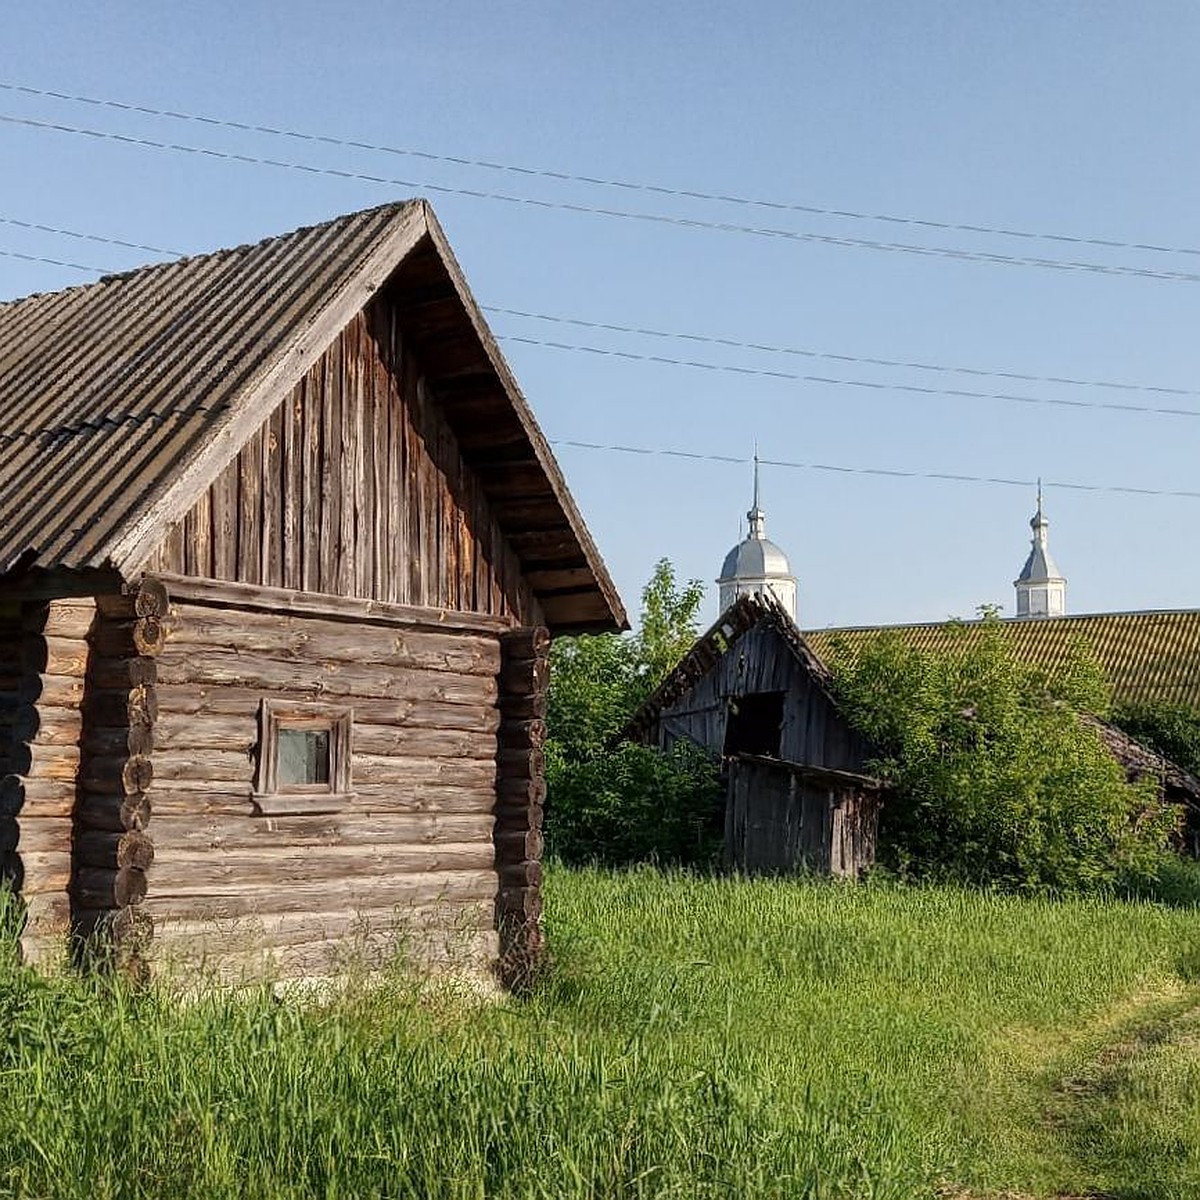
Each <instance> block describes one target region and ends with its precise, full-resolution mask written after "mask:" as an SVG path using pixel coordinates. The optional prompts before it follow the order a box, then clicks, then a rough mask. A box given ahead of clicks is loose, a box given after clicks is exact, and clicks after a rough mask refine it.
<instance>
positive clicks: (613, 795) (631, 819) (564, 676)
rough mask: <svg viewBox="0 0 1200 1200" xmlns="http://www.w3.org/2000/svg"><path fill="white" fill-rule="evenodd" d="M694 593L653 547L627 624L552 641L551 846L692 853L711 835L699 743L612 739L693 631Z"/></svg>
mask: <svg viewBox="0 0 1200 1200" xmlns="http://www.w3.org/2000/svg"><path fill="white" fill-rule="evenodd" d="M703 597H704V589H703V586H702V585H701V584H700V583H699V581H698V580H691V581H690V582H689V583H687V584H685V585H682V586H681V585H680V584H679V583H678V582H677V581H676V578H675V571H674V568H673V567H672V566H671V564H670V563H669V562H668V561H667V560H666V559H662V560H661V561H660V562H659V563H658V564H657V565H656V566H655V568H654V574H653V576H652V577H651V579H650V582H649V583H648V584H647V585H646V587H645V589H644V591H643V592H642V611H641V618H640V621H639V624H638V630H637V632H636V633H634V634H632V635H625V636H618V635H616V634H600V635H597V636H591V637H588V636H583V637H576V638H560V639H558V640H557V641H555V643H554V646H553V648H552V649H551V652H550V695H549V698H548V702H547V726H548V730H549V736H548V739H547V742H546V780H547V785H548V792H549V795H548V799H547V808H546V833H547V845H548V847H549V849H550V851H551V852H552V853H555V854H558V855H560V856H561V857H562V858H564V859H566V860H567V861H571V862H587V861H599V862H605V863H613V864H616V863H629V862H637V861H642V860H645V859H650V858H655V859H658V860H660V861H667V862H677V863H700V862H705V861H708V860H709V859H710V858H711V857H712V855H713V854H714V853H715V850H716V848H717V847H719V839H718V838H716V832H717V831H716V825H717V818H718V815H719V811H720V794H719V791H718V788H717V782H716V773H715V770H714V768H713V767H712V766H711V764H709V762H708V761H707V759H705V758H704V756H703V755H701V754H699V753H698V752H696V751H694V750H691V749H690V748H688V747H681V748H679V749H677V750H674V751H672V753H670V754H662V753H660V752H659V751H658V750H656V749H652V748H650V747H646V746H639V745H631V744H629V743H625V744H622V745H620V746H615V745H614V742H615V740H616V738H617V736H618V735H619V734H620V732H621V730H622V728H623V727H624V726H625V725H626V723H627V722H628V721H629V719H630V718H631V717H632V716H633V714H634V712H635V711H636V710H637V708H638V706H639V705H640V704H641V703H642V701H643V700H645V699H646V697H647V696H649V695H650V693H651V692H652V691H653V690H654V689H655V688H656V687H657V686H658V685H659V684H660V683H661V682H662V681H663V679H664V678H665V677H666V676H667V675H668V674H669V673H670V671H671V670H672V668H673V667H674V666H675V664H676V663H677V662H678V661H679V660H680V658H682V657H683V655H684V654H685V653H686V652H687V651H688V650H689V649H690V648H691V646H692V643H693V642H694V641H695V640H696V637H697V635H698V632H699V631H698V626H697V613H698V611H699V608H700V602H701V601H702V599H703Z"/></svg>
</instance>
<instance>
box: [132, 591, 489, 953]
mask: <svg viewBox="0 0 1200 1200" xmlns="http://www.w3.org/2000/svg"><path fill="white" fill-rule="evenodd" d="M436 619H437V614H430V622H434V621H436ZM500 661H501V656H500V645H499V640H498V635H497V633H496V632H484V631H480V630H478V629H454V628H446V627H445V625H444V624H443V625H442V626H441V627H438V628H431V627H429V626H428V625H421V624H416V623H412V622H402V623H389V622H386V621H373V622H366V623H360V622H356V621H355V622H352V621H347V620H339V619H336V618H335V617H334V616H332V615H331V616H326V617H322V616H318V615H314V614H312V613H302V612H274V613H271V612H264V611H256V610H254V609H251V608H237V607H230V606H221V605H215V604H209V603H201V602H198V601H196V600H192V601H184V600H176V599H173V600H172V603H171V606H170V613H169V616H168V618H167V621H166V640H165V647H164V649H163V652H162V654H161V655H160V656H159V658H158V662H157V712H158V715H157V720H156V722H155V727H154V754H153V767H154V770H153V782H152V784H151V785H150V787H149V789H148V791H147V799H148V802H149V805H150V808H151V810H152V811H153V814H154V817H153V840H154V864H153V866H152V867H151V868H150V870H149V873H148V892H147V895H146V899H145V903H144V905H143V907H144V908H145V910H146V911H147V913H149V914H150V916H151V917H152V918H153V920H154V924H155V937H154V943H153V945H154V955H155V958H156V960H158V961H162V962H175V963H178V962H181V961H182V962H186V963H187V964H189V965H194V964H195V963H196V961H197V959H201V958H205V959H207V962H208V964H209V965H211V966H212V967H213V968H214V969H215V970H217V971H219V972H220V973H222V974H229V973H231V972H235V971H237V970H239V969H241V968H243V967H244V968H246V969H249V970H253V971H254V972H257V971H258V970H260V969H262V968H263V967H266V968H267V969H274V970H279V971H281V972H283V973H287V974H309V975H319V974H328V973H331V972H335V971H339V970H344V969H346V967H347V966H349V965H351V964H352V963H353V962H354V961H356V960H359V961H361V960H362V959H363V958H365V959H367V960H368V961H369V962H370V963H372V964H373V963H374V962H377V961H378V959H379V958H380V956H381V955H386V954H391V953H394V952H396V951H400V952H402V953H405V952H407V953H411V954H412V955H413V956H414V957H415V958H417V959H419V960H422V961H424V960H428V959H431V958H432V959H438V958H445V957H449V958H453V959H455V960H456V961H469V962H471V963H472V964H473V965H484V964H490V963H491V962H492V961H493V960H494V959H495V957H496V953H497V939H496V934H495V929H494V906H495V901H496V895H497V891H498V876H497V870H496V855H495V848H494V843H493V838H492V834H493V823H494V812H493V808H494V803H495V795H496V768H497V730H498V728H499V725H500V713H499V711H498V709H497V690H498V686H497V675H498V673H499V671H500ZM264 698H274V699H279V700H286V701H291V702H296V701H301V702H304V701H314V702H320V703H322V704H325V705H333V706H338V707H343V706H344V707H349V708H351V709H352V711H353V727H352V735H351V736H352V766H351V790H352V795H351V796H350V797H349V798H347V797H337V798H334V799H333V800H331V802H330V808H331V809H332V810H333V811H327V812H316V813H312V812H310V813H307V814H304V813H297V814H292V815H264V812H263V806H262V805H260V804H259V803H258V802H257V801H256V799H255V778H256V769H257V752H258V746H259V715H260V708H261V703H262V700H263V699H264Z"/></svg>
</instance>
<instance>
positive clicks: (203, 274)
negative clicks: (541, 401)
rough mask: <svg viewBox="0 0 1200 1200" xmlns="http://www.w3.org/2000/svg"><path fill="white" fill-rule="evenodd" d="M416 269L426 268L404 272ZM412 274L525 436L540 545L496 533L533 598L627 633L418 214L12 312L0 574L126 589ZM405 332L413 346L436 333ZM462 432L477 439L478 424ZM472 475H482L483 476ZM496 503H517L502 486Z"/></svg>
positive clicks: (494, 410)
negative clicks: (48, 575)
mask: <svg viewBox="0 0 1200 1200" xmlns="http://www.w3.org/2000/svg"><path fill="white" fill-rule="evenodd" d="M414 262H419V263H420V264H422V265H420V266H419V267H413V268H412V271H409V267H408V264H410V263H414ZM402 266H403V267H404V269H405V271H406V272H408V274H412V273H413V272H420V273H421V276H422V279H424V278H425V277H426V276H428V277H429V279H430V280H436V282H437V289H438V291H437V295H438V296H439V297H440V298H441V299H440V304H441V307H442V309H444V310H445V320H446V321H447V322H449V325H450V328H451V333H450V339H452V340H448V335H447V330H446V329H445V328H439V329H438V330H436V331H435V332H436V333H437V334H438V336H437V338H436V339H432V340H431V346H430V350H429V353H430V355H431V356H433V357H436V353H444V351H445V348H446V346H447V345H452V346H455V347H463V348H465V349H464V350H463V351H462V354H466V355H467V356H469V357H470V360H471V361H472V362H473V363H474V364H475V374H474V375H473V376H472V379H473V381H474V382H473V386H475V387H476V389H477V391H481V392H482V393H483V394H484V400H485V401H486V406H487V419H488V420H490V421H495V422H500V423H501V424H505V427H506V428H507V427H508V425H511V426H512V430H513V434H512V439H511V440H513V442H514V445H513V446H511V447H509V448H508V449H509V451H510V456H511V457H513V462H514V466H513V471H515V470H516V467H522V468H523V469H524V470H525V472H526V475H527V476H528V477H529V479H530V480H532V484H529V485H527V486H531V487H533V491H534V494H535V497H536V498H535V500H534V502H533V506H534V507H535V508H536V512H535V513H534V517H536V528H537V529H538V530H539V533H538V535H537V539H538V540H537V541H536V542H535V541H534V539H532V538H530V536H529V535H528V534H527V532H526V528H525V526H524V525H522V524H520V523H518V522H517V518H516V517H509V516H508V514H507V513H504V514H503V515H502V516H501V518H500V519H501V524H502V527H503V528H505V532H506V534H507V535H508V536H510V537H511V538H513V539H514V548H515V549H516V551H517V554H518V557H520V558H521V559H522V561H525V560H526V559H527V558H528V559H529V560H530V562H531V565H533V566H534V567H538V568H540V569H542V570H543V572H544V574H545V579H546V582H543V581H542V580H540V579H539V580H532V579H531V582H533V584H534V591H535V593H538V594H540V593H541V592H543V591H544V592H545V596H544V599H543V606H544V608H545V611H546V614H547V619H548V621H549V622H550V624H551V625H552V626H554V627H558V628H563V629H573V628H592V629H613V628H623V627H624V626H625V625H626V620H625V613H624V610H623V608H622V606H621V602H620V598H619V596H618V595H617V592H616V588H615V587H614V586H613V583H612V580H611V578H610V577H609V576H608V573H607V570H606V568H605V566H604V563H603V561H602V560H601V558H600V556H599V554H598V552H597V551H596V548H595V546H594V544H593V543H592V540H591V537H590V535H589V533H588V531H587V528H586V526H585V525H584V523H583V520H582V518H581V517H580V515H579V513H578V511H577V509H576V507H575V505H574V502H573V500H572V499H571V497H570V494H569V493H568V492H567V490H566V486H565V483H564V482H563V480H562V476H561V473H560V472H559V469H558V466H557V464H556V463H555V461H554V457H553V454H552V453H551V451H550V449H549V446H548V445H547V444H546V441H545V438H544V437H543V436H542V434H541V431H540V429H539V428H538V426H537V423H536V421H535V420H534V418H533V415H532V413H530V411H529V409H528V405H527V404H526V402H525V400H524V398H523V396H522V395H521V393H520V390H519V389H518V387H517V386H516V383H515V380H514V379H513V378H512V375H511V372H510V371H509V369H508V367H507V364H506V363H505V362H504V360H503V356H502V355H501V354H500V352H499V350H498V349H497V347H496V346H495V343H494V340H493V339H492V338H491V335H490V333H489V332H488V330H487V328H486V324H485V323H484V322H483V319H482V316H481V315H480V313H479V309H478V306H477V305H476V304H475V302H474V299H473V298H472V297H471V295H470V292H469V290H468V288H467V286H466V282H465V280H463V278H462V275H461V272H460V271H459V268H458V266H457V264H456V263H455V262H454V259H453V255H452V253H451V252H450V249H449V246H448V245H447V243H446V241H445V235H444V234H443V233H442V232H441V229H440V227H439V226H438V224H437V221H436V218H434V216H433V213H432V210H431V209H430V208H429V206H428V205H427V204H426V203H425V202H424V201H421V200H414V201H406V202H402V203H398V204H389V205H385V206H383V207H380V208H376V209H371V210H368V211H366V212H359V213H352V214H350V215H348V216H345V217H339V218H337V219H335V220H332V221H329V222H326V223H325V224H322V225H316V226H313V227H311V228H306V229H299V230H296V231H295V232H293V233H289V234H286V235H283V236H281V237H274V238H270V239H267V240H265V241H262V242H259V243H257V244H255V245H247V246H240V247H238V248H236V249H231V250H221V251H217V252H216V253H213V254H206V255H202V256H198V257H193V258H187V259H181V260H179V261H176V262H170V263H163V264H159V265H155V266H149V267H144V268H141V269H139V270H135V271H130V272H127V273H124V274H121V275H113V276H107V277H105V278H103V279H101V280H99V281H98V282H96V283H93V284H88V285H86V286H83V287H75V288H68V289H67V290H65V291H61V292H54V293H48V294H44V295H35V296H29V297H26V298H25V299H22V300H15V301H11V302H8V303H3V304H0V574H4V573H8V572H11V571H13V570H14V569H19V568H38V569H54V568H66V569H69V570H84V569H89V568H95V569H101V568H115V569H116V570H117V571H119V572H120V573H122V574H124V575H126V576H128V575H129V574H131V573H133V572H134V571H135V570H136V569H137V568H138V567H139V566H140V564H141V563H142V562H143V561H145V558H146V556H147V555H148V554H149V553H150V552H151V551H152V550H153V548H154V542H155V538H161V537H162V536H163V535H164V534H165V532H166V528H167V526H168V525H169V523H170V522H171V521H172V520H177V519H178V518H179V517H180V516H181V515H182V513H183V512H184V511H185V510H186V507H187V506H188V505H189V504H190V503H191V501H192V500H193V499H194V498H195V496H197V495H199V494H200V493H201V492H202V491H203V489H204V488H205V487H207V486H208V484H209V483H210V482H211V480H212V478H214V477H215V476H216V474H217V473H218V472H219V470H220V469H221V468H222V467H223V466H224V465H225V463H227V462H229V461H230V460H231V459H232V457H233V456H234V455H235V454H236V453H237V451H238V449H239V448H240V442H241V441H244V440H245V438H246V437H247V436H249V434H250V433H252V432H253V429H254V428H256V427H257V425H258V423H259V422H261V420H264V419H265V418H266V416H267V415H268V414H269V412H270V411H271V408H272V407H273V406H274V404H276V403H278V402H279V401H280V400H281V399H282V398H283V396H285V395H286V394H287V391H288V390H290V388H291V386H292V385H293V384H294V382H295V381H296V380H297V379H299V378H300V376H301V375H302V374H303V372H304V371H305V370H306V369H307V367H308V366H309V365H311V363H312V362H314V361H316V359H317V358H318V357H319V355H320V354H321V353H322V352H323V351H324V350H325V348H326V347H327V346H328V345H329V343H330V342H332V340H333V339H334V338H335V337H336V335H337V333H338V332H340V330H341V328H343V327H344V326H345V324H346V323H347V322H348V321H349V320H350V319H351V318H352V317H353V316H354V314H355V313H356V312H358V311H359V310H360V309H361V308H362V307H363V306H364V305H365V304H366V303H368V302H369V301H370V299H371V297H372V296H373V295H374V294H376V293H377V292H378V291H379V290H380V289H381V288H383V287H384V286H385V285H387V284H388V283H389V280H391V279H393V278H397V277H399V276H400V275H401V267H402ZM408 274H406V275H405V276H404V278H405V279H407V278H408ZM402 285H403V280H402ZM423 286H424V285H423ZM420 290H421V289H418V291H420ZM421 303H423V299H422V298H421V297H418V301H417V304H418V306H419V304H421ZM427 307H428V306H427ZM411 319H412V321H413V325H414V329H413V332H414V337H416V339H417V341H418V342H420V341H421V340H422V335H423V329H422V327H421V321H422V320H424V318H420V317H418V316H412V318H411ZM435 351H436V353H435ZM462 354H460V357H462ZM431 361H432V358H431ZM451 365H452V367H457V366H458V364H457V363H454V364H451ZM433 369H434V372H435V373H436V370H437V364H436V363H435V364H434V367H433ZM452 382H453V381H452ZM448 386H449V385H448ZM449 403H450V400H449V399H448V400H447V404H449ZM472 419H473V421H474V424H475V425H478V424H479V414H472ZM460 423H462V424H463V425H464V429H463V431H462V432H463V433H464V435H466V434H467V433H469V432H470V428H469V427H470V425H471V422H470V421H468V420H467V418H466V417H464V418H463V420H462V422H460ZM478 458H479V456H478V455H475V456H474V458H473V459H472V466H474V467H475V468H476V469H483V468H484V467H486V466H487V464H486V463H480V462H478V461H477V460H478ZM518 460H519V461H518ZM511 473H512V472H510V475H511ZM490 487H491V490H493V491H495V492H496V493H497V495H496V496H495V497H494V498H495V499H496V500H497V501H500V500H508V501H509V502H510V503H512V501H513V495H514V489H515V485H513V484H512V482H511V479H510V478H509V477H508V476H501V475H500V474H498V476H497V479H496V480H495V481H493V482H492V484H491V485H490ZM524 495H525V494H524V493H522V494H521V495H520V497H518V498H519V499H521V500H522V502H524ZM513 507H514V508H516V507H518V506H517V505H516V504H515V503H514V504H513ZM524 519H525V520H526V522H528V520H530V519H532V518H529V517H528V515H527V514H524ZM522 537H526V538H527V540H529V541H530V548H529V549H526V548H525V547H524V546H522V545H520V544H518V543H519V542H520V539H521V538H522ZM535 551H536V552H535ZM564 575H568V576H569V583H570V587H569V588H564V587H562V585H561V579H560V578H559V577H561V576H564ZM555 583H558V585H559V586H558V590H557V591H556V590H555V589H554V587H553V586H552V584H555Z"/></svg>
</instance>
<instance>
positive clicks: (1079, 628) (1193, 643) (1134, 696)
mask: <svg viewBox="0 0 1200 1200" xmlns="http://www.w3.org/2000/svg"><path fill="white" fill-rule="evenodd" d="M999 628H1000V629H1001V630H1002V631H1003V633H1004V635H1005V636H1006V637H1007V638H1008V639H1009V642H1010V644H1011V646H1012V648H1013V650H1014V652H1015V653H1016V654H1017V655H1018V656H1019V657H1020V658H1021V659H1022V660H1024V661H1026V662H1030V663H1034V664H1036V665H1038V666H1041V667H1052V666H1055V665H1056V664H1058V663H1061V662H1063V661H1065V659H1066V658H1067V656H1068V655H1069V654H1070V652H1071V649H1072V647H1073V646H1075V645H1080V646H1082V647H1084V648H1086V649H1088V650H1090V651H1091V653H1092V654H1094V655H1095V656H1096V658H1097V659H1098V660H1099V662H1100V665H1101V666H1102V667H1103V668H1104V672H1105V674H1106V676H1107V677H1108V681H1109V683H1110V684H1111V685H1112V688H1113V695H1114V698H1115V699H1116V700H1117V702H1118V703H1120V702H1125V701H1137V700H1169V701H1174V702H1178V703H1183V704H1192V705H1196V706H1198V707H1200V609H1177V610H1168V611H1161V612H1129V613H1096V614H1091V615H1082V616H1068V617H1035V618H1026V619H1019V618H1017V619H1009V620H1004V621H1000V622H999ZM982 629H983V623H982V622H979V621H968V622H963V623H959V622H954V623H949V622H941V623H937V624H928V625H890V626H889V625H876V626H866V627H862V626H860V627H857V628H847V629H813V630H807V631H806V632H805V634H804V637H805V640H806V641H807V642H808V644H809V646H811V647H812V649H813V651H814V652H815V653H816V654H818V655H819V656H820V657H821V658H825V659H828V658H829V656H830V655H831V653H832V651H833V647H834V644H835V643H836V642H838V641H841V642H843V643H844V644H845V645H847V646H848V647H849V648H850V649H851V650H854V649H856V648H857V647H860V646H863V645H865V644H866V643H867V642H868V641H869V640H871V639H872V638H876V637H878V636H879V635H880V634H881V633H883V632H884V631H886V630H892V631H894V632H895V633H897V634H899V635H900V636H901V637H902V638H904V640H905V642H907V643H908V644H909V645H911V646H914V647H916V648H917V649H920V650H939V649H943V648H945V647H947V646H948V645H949V644H950V643H951V639H953V638H957V637H959V636H964V635H965V636H967V637H972V636H977V635H978V634H979V632H980V631H981V630H982ZM959 631H962V633H961V634H960V633H959Z"/></svg>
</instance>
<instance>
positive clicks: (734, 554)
mask: <svg viewBox="0 0 1200 1200" xmlns="http://www.w3.org/2000/svg"><path fill="white" fill-rule="evenodd" d="M764 576H766V577H773V578H777V577H780V576H783V577H785V578H788V579H790V578H791V577H792V571H791V567H790V566H789V565H788V560H787V555H786V554H784V552H783V551H782V550H780V548H779V547H778V546H777V545H775V543H774V542H772V541H770V540H768V539H767V538H765V537H762V538H759V537H748V538H746V540H745V541H743V542H739V543H738V544H737V545H736V546H734V548H733V549H732V550H730V552H729V553H728V554H727V555H725V564H724V566H722V567H721V574H720V577H719V578H718V579H717V582H718V583H728V582H729V581H730V580H733V579H761V578H763V577H764Z"/></svg>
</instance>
